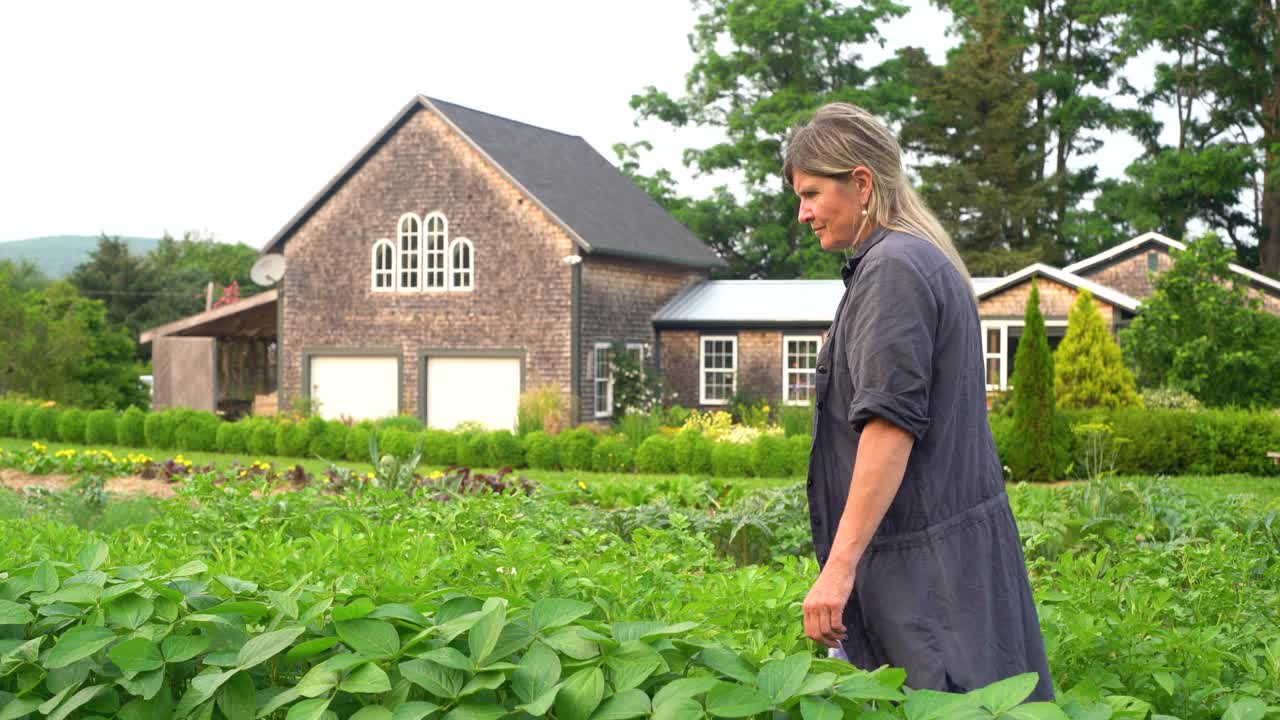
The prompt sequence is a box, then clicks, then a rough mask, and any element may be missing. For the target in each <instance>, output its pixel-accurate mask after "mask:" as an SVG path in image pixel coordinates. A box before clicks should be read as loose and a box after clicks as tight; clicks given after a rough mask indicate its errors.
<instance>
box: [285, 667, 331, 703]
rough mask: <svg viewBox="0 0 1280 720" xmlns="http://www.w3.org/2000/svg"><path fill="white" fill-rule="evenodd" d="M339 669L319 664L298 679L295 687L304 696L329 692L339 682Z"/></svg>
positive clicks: (309, 696) (315, 695) (314, 695)
mask: <svg viewBox="0 0 1280 720" xmlns="http://www.w3.org/2000/svg"><path fill="white" fill-rule="evenodd" d="M338 679H339V678H338V671H337V670H334V669H332V668H327V667H325V666H324V665H317V666H315V667H313V668H311V669H310V670H308V671H307V674H306V675H303V676H302V679H301V680H299V681H298V684H297V685H295V686H294V689H295V690H297V691H298V695H301V696H302V697H307V698H311V697H317V696H319V695H323V694H324V693H327V692H329V691H330V690H332V689H333V688H334V687H335V686H337V684H338Z"/></svg>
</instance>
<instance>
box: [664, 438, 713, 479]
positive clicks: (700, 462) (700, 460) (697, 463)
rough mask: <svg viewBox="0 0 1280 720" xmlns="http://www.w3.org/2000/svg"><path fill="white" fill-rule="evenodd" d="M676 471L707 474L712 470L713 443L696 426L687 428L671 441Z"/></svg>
mask: <svg viewBox="0 0 1280 720" xmlns="http://www.w3.org/2000/svg"><path fill="white" fill-rule="evenodd" d="M671 444H672V447H673V448H674V457H675V463H676V472H680V473H686V474H689V475H706V474H708V473H710V472H711V448H712V443H711V441H710V440H709V439H707V437H706V436H705V435H703V434H702V433H701V432H700V431H698V430H697V429H695V428H685V429H684V430H681V431H680V432H678V433H676V436H675V438H674V439H673V440H672V441H671Z"/></svg>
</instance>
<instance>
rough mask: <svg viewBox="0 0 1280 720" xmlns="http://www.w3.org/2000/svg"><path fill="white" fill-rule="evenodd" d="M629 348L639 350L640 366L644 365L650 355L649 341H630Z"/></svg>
mask: <svg viewBox="0 0 1280 720" xmlns="http://www.w3.org/2000/svg"><path fill="white" fill-rule="evenodd" d="M627 350H639V351H640V367H644V361H645V360H646V359H647V358H648V357H649V343H643V342H629V343H627Z"/></svg>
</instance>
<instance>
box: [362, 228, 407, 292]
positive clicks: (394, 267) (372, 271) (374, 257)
mask: <svg viewBox="0 0 1280 720" xmlns="http://www.w3.org/2000/svg"><path fill="white" fill-rule="evenodd" d="M384 245H385V246H386V247H387V249H389V250H390V251H391V268H390V273H391V286H390V287H381V288H380V287H378V273H379V272H388V271H387V270H382V271H379V270H378V248H380V247H382V246H384ZM399 270H400V264H399V263H398V262H396V246H395V243H393V242H391V240H390V238H382V239H381V240H375V241H374V243H373V250H372V251H371V252H370V253H369V289H370V290H371V291H373V292H395V290H396V282H397V281H399V279H400V273H399Z"/></svg>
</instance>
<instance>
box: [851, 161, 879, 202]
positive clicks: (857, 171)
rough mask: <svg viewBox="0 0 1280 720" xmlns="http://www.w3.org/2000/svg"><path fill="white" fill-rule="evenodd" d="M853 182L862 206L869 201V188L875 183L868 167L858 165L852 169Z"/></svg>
mask: <svg viewBox="0 0 1280 720" xmlns="http://www.w3.org/2000/svg"><path fill="white" fill-rule="evenodd" d="M853 182H854V184H855V185H856V186H857V188H858V202H860V203H862V206H863V207H866V206H867V203H869V202H871V188H872V185H873V184H874V183H875V176H873V175H872V174H871V170H870V168H868V167H866V166H865V165H859V166H858V167H856V168H854V169H853Z"/></svg>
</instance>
